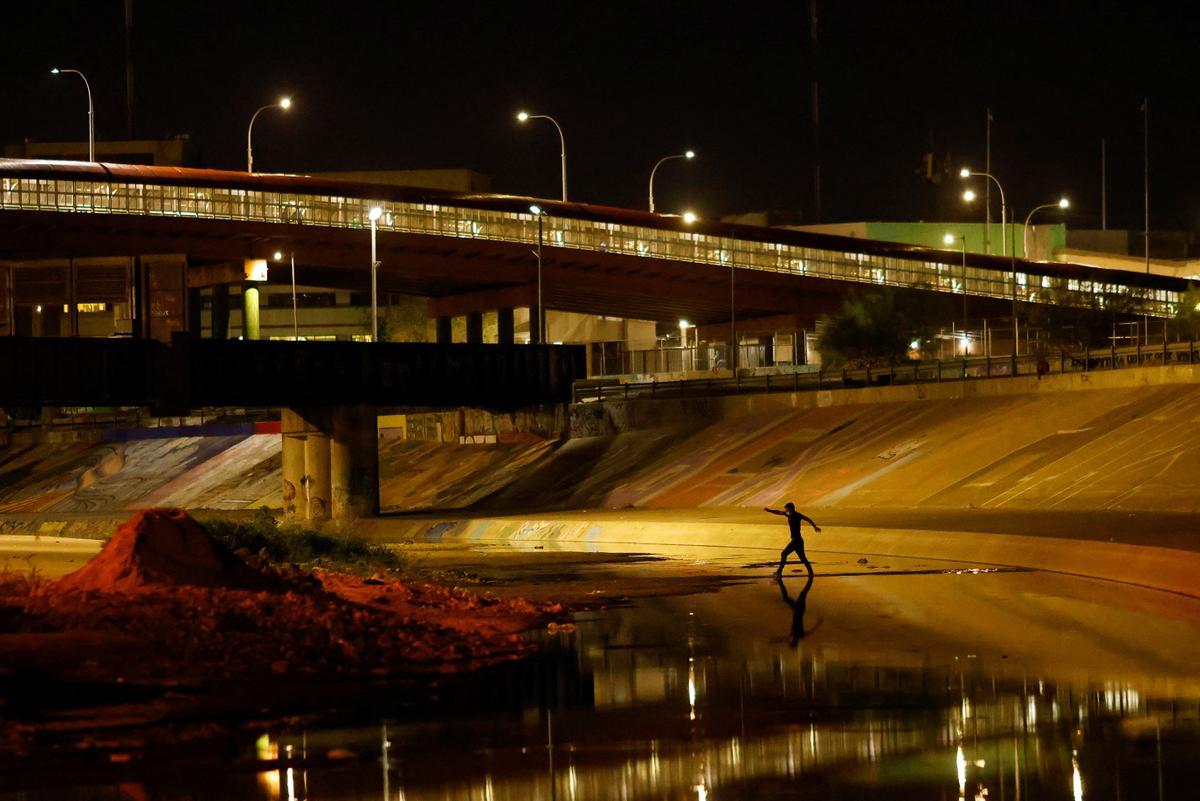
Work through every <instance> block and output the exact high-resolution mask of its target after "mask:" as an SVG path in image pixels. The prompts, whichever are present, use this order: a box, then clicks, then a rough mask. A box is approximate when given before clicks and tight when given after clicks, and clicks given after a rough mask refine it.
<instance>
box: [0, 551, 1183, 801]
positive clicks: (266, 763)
mask: <svg viewBox="0 0 1200 801" xmlns="http://www.w3.org/2000/svg"><path fill="white" fill-rule="evenodd" d="M413 548H414V550H415V551H417V552H418V554H417V556H416V557H415V558H418V559H420V560H422V562H423V564H424V566H425V567H426V568H427V569H430V570H443V571H447V572H449V571H458V574H459V577H460V578H461V581H462V582H463V583H464V584H472V585H479V584H481V585H485V586H487V587H488V588H489V589H492V590H493V591H495V592H497V593H500V594H505V593H512V594H519V593H525V594H529V593H530V591H531V589H534V588H541V592H542V594H544V595H546V594H550V595H554V596H556V597H566V598H571V599H574V600H576V601H586V602H588V603H589V605H590V607H591V608H590V609H588V610H585V611H581V612H580V613H578V614H577V616H576V622H575V625H574V626H573V627H572V626H567V627H562V628H556V629H555V630H552V631H543V632H539V633H537V634H535V635H533V636H535V637H536V638H537V639H538V640H539V641H540V642H541V643H542V644H543V646H544V647H543V649H542V651H541V653H540V654H539V656H537V657H535V658H533V659H531V660H529V661H526V662H524V663H521V664H519V665H514V666H510V667H506V668H503V669H498V670H493V671H489V672H488V673H485V674H482V675H479V676H476V677H474V678H472V679H470V680H468V681H464V682H458V683H450V684H445V685H442V686H440V687H438V688H436V689H431V690H428V691H427V692H425V693H424V694H423V693H422V692H421V691H420V688H415V690H416V692H414V691H413V690H414V688H407V689H405V690H403V691H402V690H400V689H397V690H395V691H393V692H392V694H391V695H388V694H384V695H382V696H379V695H376V696H374V697H372V698H371V700H370V701H369V702H368V701H358V702H352V703H347V704H346V705H345V706H343V707H342V708H340V709H337V710H330V711H328V712H325V713H321V714H314V715H311V716H307V717H304V718H298V719H296V720H294V721H292V722H274V723H272V722H269V721H268V722H259V723H255V722H252V721H243V722H240V723H239V724H238V725H235V726H232V727H230V728H229V729H228V730H226V731H225V733H224V734H222V735H221V737H219V738H217V739H216V740H214V738H212V737H209V738H207V739H205V738H203V737H197V738H196V739H195V740H194V741H193V742H191V743H189V742H186V741H185V742H177V743H175V744H174V745H173V746H172V747H171V749H170V750H169V751H168V752H166V753H164V752H162V751H161V750H160V751H156V752H153V753H151V752H150V751H148V750H147V751H138V750H135V749H122V747H121V746H120V745H116V746H114V747H113V748H112V749H111V751H110V753H109V761H108V764H106V765H92V766H91V767H90V768H89V770H88V771H70V772H64V771H57V772H54V771H45V770H41V771H34V772H25V773H21V772H19V771H17V772H10V773H9V774H8V775H7V776H6V777H4V776H0V801H16V799H18V798H19V799H21V801H31V800H33V799H37V800H38V801H41V800H42V799H45V800H46V801H50V800H51V799H53V800H54V801H57V800H58V799H67V798H71V799H75V798H83V797H86V798H89V799H122V798H125V799H157V798H162V799H182V798H189V799H214V800H215V799H231V800H232V801H241V800H242V799H245V800H246V801H250V800H251V799H255V800H256V801H258V800H260V799H261V801H273V800H274V799H292V798H297V799H299V798H305V799H330V800H331V801H343V800H344V801H349V799H366V798H376V799H382V801H400V799H403V800H404V801H413V800H414V799H464V800H465V799H471V800H472V801H474V800H476V799H478V801H500V800H501V799H580V800H582V799H610V798H623V799H695V800H696V801H707V799H735V800H737V799H775V798H814V799H815V798H821V799H833V798H841V799H845V798H889V799H908V798H914V799H915V798H923V799H927V798H933V799H938V798H946V799H955V798H988V799H1016V798H1023V799H1059V798H1061V799H1070V798H1075V799H1081V798H1086V799H1104V798H1150V799H1153V798H1160V797H1161V798H1194V797H1196V781H1197V780H1198V779H1200V769H1198V768H1197V767H1196V765H1195V759H1194V754H1195V753H1196V752H1197V749H1198V748H1200V668H1197V666H1198V665H1200V636H1198V635H1200V601H1197V600H1196V599H1190V598H1185V597H1180V596H1177V595H1170V594H1167V593H1161V592H1155V591H1151V590H1145V589H1139V588H1130V587H1122V586H1120V585H1115V584H1113V583H1110V582H1103V581H1097V580H1093V579H1081V578H1073V577H1069V576H1063V575H1057V574H1047V573H1042V572H1037V571H999V572H998V571H989V570H988V568H987V566H985V565H974V566H973V565H970V564H963V563H961V562H956V563H938V562H934V561H930V560H920V561H918V560H906V559H899V558H888V559H884V560H880V559H875V558H867V560H866V563H865V564H864V563H862V562H860V560H861V559H863V558H864V557H861V556H859V555H857V554H820V555H819V556H818V558H817V560H816V561H815V562H814V565H815V567H816V569H817V571H818V575H817V577H816V578H815V580H814V581H813V582H812V583H811V585H809V584H808V582H807V581H806V578H807V577H806V575H805V574H804V572H803V570H802V569H797V568H793V569H792V570H791V571H789V573H788V575H787V576H786V577H785V579H784V581H783V583H782V585H781V584H780V583H777V582H775V581H773V580H771V578H770V577H769V573H770V570H771V568H770V566H769V565H765V564H764V562H763V558H762V552H761V551H749V550H747V551H741V550H739V549H736V548H721V549H705V548H699V547H697V548H693V549H691V550H690V551H687V552H682V553H678V554H675V555H673V556H672V557H671V558H669V559H648V558H637V557H632V558H631V557H629V556H623V555H619V554H604V553H590V554H572V553H570V552H565V551H554V550H546V549H544V548H539V547H537V546H532V547H530V548H528V549H525V550H517V549H514V548H509V547H499V546H492V547H487V548H472V547H467V546H465V545H457V546H441V547H435V546H428V545H423V546H417V545H415V546H413ZM118 739H119V738H118Z"/></svg>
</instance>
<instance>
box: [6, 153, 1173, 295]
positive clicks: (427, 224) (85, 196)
mask: <svg viewBox="0 0 1200 801" xmlns="http://www.w3.org/2000/svg"><path fill="white" fill-rule="evenodd" d="M374 207H379V208H380V209H381V210H382V216H381V217H380V218H379V220H378V223H377V227H378V229H379V230H380V231H384V232H387V231H392V232H397V233H410V234H423V235H434V236H444V237H454V238H460V239H481V240H492V241H503V242H511V243H516V244H521V245H523V246H528V245H533V244H535V243H536V242H537V241H538V236H539V227H538V224H537V218H536V217H535V216H534V215H533V214H531V213H524V212H513V211H506V210H498V209H489V208H475V207H468V206H456V205H453V204H450V203H414V202H406V201H396V200H385V201H380V200H375V199H371V198H364V197H341V196H334V195H323V194H317V193H304V192H284V191H255V190H250V189H246V188H243V187H237V186H221V185H219V184H212V185H203V186H186V185H176V184H159V183H153V182H149V181H146V182H138V181H116V180H114V181H94V180H92V181H89V180H67V179H54V178H30V177H20V176H16V177H12V176H4V177H2V178H0V210H4V211H43V212H47V211H48V212H67V213H89V214H114V215H137V216H150V217H167V218H183V219H210V220H230V221H245V222H254V223H271V224H279V225H302V226H314V227H323V228H350V229H362V228H366V227H367V226H368V225H369V223H368V213H369V212H370V210H371V209H372V208H374ZM542 235H543V236H544V241H545V244H546V245H547V246H550V247H557V248H566V249H572V250H583V251H592V252H597V253H605V254H620V255H624V256H633V257H642V258H652V259H663V260H669V261H676V262H687V263H692V264H699V265H707V266H709V267H720V268H725V269H737V270H756V271H762V272H773V273H785V274H790V275H796V276H806V277H812V278H822V279H830V280H836V281H849V282H853V283H856V284H879V285H887V286H897V287H908V288H924V289H930V290H933V291H939V292H946V293H952V294H968V295H975V296H981V297H991V298H1000V299H1005V300H1007V299H1009V298H1013V299H1015V300H1018V301H1025V302H1032V303H1045V302H1055V303H1058V304H1060V305H1073V306H1083V307H1088V308H1092V307H1095V305H1096V302H1097V298H1098V297H1099V298H1101V299H1103V298H1104V297H1105V296H1121V297H1126V298H1128V299H1129V301H1130V310H1131V311H1133V312H1135V313H1139V314H1147V315H1155V316H1167V317H1170V316H1173V315H1174V314H1175V311H1176V309H1177V308H1178V307H1179V304H1180V302H1181V301H1182V295H1181V293H1180V292H1177V291H1174V290H1169V289H1162V288H1152V287H1144V286H1133V285H1129V284H1123V283H1118V282H1117V281H1116V278H1115V276H1114V279H1113V280H1112V281H1094V280H1090V279H1082V280H1081V279H1074V278H1066V277H1063V276H1061V275H1058V274H1039V273H1038V272H1037V270H1038V267H1037V265H1036V263H1030V262H1022V263H1021V265H1020V269H1019V270H1018V269H1013V270H1007V269H995V268H983V267H976V266H972V265H963V264H962V263H961V262H960V261H959V259H958V256H957V251H946V257H945V261H941V260H930V259H929V257H928V255H926V257H925V258H917V257H914V256H911V255H906V254H905V253H904V252H894V253H887V254H880V253H865V252H842V251H835V250H830V249H824V248H816V247H808V246H801V245H797V244H794V243H792V242H790V241H777V242H772V241H762V240H759V239H753V238H742V237H736V236H713V235H709V234H706V233H704V232H703V231H699V230H696V231H691V230H675V229H672V228H658V227H648V226H641V225H631V224H628V225H627V224H618V223H612V222H605V221H601V220H592V219H587V218H585V217H556V216H553V215H547V216H546V217H545V218H544V219H543V227H542ZM1047 272H1050V271H1047Z"/></svg>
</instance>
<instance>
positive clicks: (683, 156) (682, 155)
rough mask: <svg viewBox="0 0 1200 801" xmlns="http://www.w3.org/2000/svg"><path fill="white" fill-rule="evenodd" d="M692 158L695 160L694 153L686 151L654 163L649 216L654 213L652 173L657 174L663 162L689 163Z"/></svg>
mask: <svg viewBox="0 0 1200 801" xmlns="http://www.w3.org/2000/svg"><path fill="white" fill-rule="evenodd" d="M694 158H696V151H695V150H687V151H684V152H683V153H680V154H679V155H676V156H663V157H662V158H661V159H659V160H658V161H657V162H656V163H655V165H654V169H652V170H650V213H651V214H653V213H654V173H656V172H658V168H659V167H661V166H662V165H663V162H666V161H672V160H673V159H687V160H689V161H690V160H692V159H694Z"/></svg>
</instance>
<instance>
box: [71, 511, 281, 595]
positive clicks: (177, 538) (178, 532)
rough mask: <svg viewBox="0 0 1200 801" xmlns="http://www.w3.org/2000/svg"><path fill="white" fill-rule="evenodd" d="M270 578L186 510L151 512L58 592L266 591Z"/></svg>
mask: <svg viewBox="0 0 1200 801" xmlns="http://www.w3.org/2000/svg"><path fill="white" fill-rule="evenodd" d="M268 584H269V579H268V577H267V576H264V575H263V574H261V573H258V572H257V571H255V570H253V569H251V568H250V567H249V566H247V565H246V563H245V562H243V561H242V560H241V559H239V558H238V557H237V556H236V555H234V554H233V553H232V552H231V551H230V550H229V549H228V548H226V547H225V546H224V545H222V544H221V543H219V542H217V541H216V540H214V539H213V538H212V537H210V536H209V535H208V532H206V531H205V530H204V529H203V528H202V527H201V526H200V524H199V523H197V522H196V521H195V520H193V519H192V518H191V517H190V516H189V515H188V513H187V512H185V511H183V510H182V509H147V510H145V511H141V512H138V513H137V514H135V515H134V516H133V517H132V518H130V519H129V520H127V521H126V522H124V523H122V524H121V525H120V526H119V527H118V528H117V530H116V531H115V532H114V533H113V537H112V539H111V540H109V542H108V544H107V545H105V546H104V549H103V550H102V551H100V553H99V554H98V555H97V556H96V557H95V558H94V559H92V561H90V562H88V564H87V565H85V566H84V567H82V568H80V569H79V570H76V571H75V572H74V573H71V574H70V575H67V576H64V577H63V578H61V579H59V580H58V581H57V582H56V583H55V585H54V587H55V589H56V590H59V591H62V590H66V591H75V592H122V593H130V592H141V591H145V590H148V589H153V588H156V587H163V586H169V587H173V586H179V585H188V586H193V587H221V588H227V589H247V590H257V589H266V588H267V586H268Z"/></svg>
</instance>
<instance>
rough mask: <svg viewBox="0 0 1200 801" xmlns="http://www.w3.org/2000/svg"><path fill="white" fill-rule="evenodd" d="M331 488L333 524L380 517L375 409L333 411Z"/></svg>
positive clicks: (355, 407) (353, 406)
mask: <svg viewBox="0 0 1200 801" xmlns="http://www.w3.org/2000/svg"><path fill="white" fill-rule="evenodd" d="M332 418H333V421H332V422H333V439H332V440H331V441H330V444H329V471H330V488H331V491H332V499H333V509H332V513H333V517H334V519H335V520H352V519H354V518H358V517H367V516H372V515H377V514H379V435H378V428H377V417H376V411H375V407H374V406H372V405H369V404H346V405H344V406H337V407H335V408H334V409H333V410H332Z"/></svg>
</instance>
